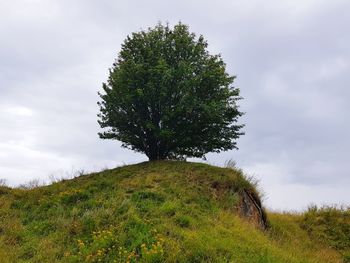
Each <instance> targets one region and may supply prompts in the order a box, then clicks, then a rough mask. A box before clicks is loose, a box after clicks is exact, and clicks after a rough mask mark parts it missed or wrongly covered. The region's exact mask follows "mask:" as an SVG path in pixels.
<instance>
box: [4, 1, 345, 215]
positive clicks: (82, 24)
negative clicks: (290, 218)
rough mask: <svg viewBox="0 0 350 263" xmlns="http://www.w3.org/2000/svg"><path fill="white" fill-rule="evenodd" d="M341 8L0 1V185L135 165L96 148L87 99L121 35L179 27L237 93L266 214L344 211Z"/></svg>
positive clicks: (246, 154) (131, 157) (111, 148)
mask: <svg viewBox="0 0 350 263" xmlns="http://www.w3.org/2000/svg"><path fill="white" fill-rule="evenodd" d="M349 14H350V2H349V1H348V0H344V1H341V0H339V1H337V0H332V1H330V0H327V1H322V0H300V1H297V0H290V1H283V0H276V1H272V0H271V1H266V0H265V1H258V0H256V1H250V0H248V1H247V0H241V1H230V0H226V1H220V0H216V1H203V0H201V1H189V0H186V1H182V0H181V1H165V0H162V1H161V0H159V1H154V0H148V1H144V0H143V1H115V0H98V1H97V0H96V1H88V0H0V125H1V126H0V178H3V179H6V180H7V182H8V184H10V185H18V184H20V183H24V182H27V181H29V180H31V179H34V178H40V179H47V178H48V176H49V175H51V174H53V175H55V176H56V177H57V176H58V177H59V176H62V175H65V174H67V173H68V174H69V173H71V172H72V171H74V170H79V169H84V170H86V171H92V170H99V169H102V168H105V167H110V168H112V167H115V166H117V165H121V164H124V163H125V164H131V163H136V162H140V161H145V160H146V158H145V156H143V155H141V154H136V153H134V152H132V151H129V150H125V149H122V148H121V147H120V143H118V142H117V141H106V140H101V139H99V138H98V136H97V132H98V131H99V126H98V124H97V117H96V114H97V113H98V107H97V105H96V102H97V101H98V100H99V97H98V95H97V91H99V90H101V83H102V82H104V81H105V80H106V78H107V75H108V68H109V67H110V66H111V65H112V63H113V62H114V59H115V58H116V56H117V54H118V52H119V51H120V46H121V43H122V41H123V40H124V39H125V38H126V36H127V35H128V34H130V33H131V32H134V31H138V30H140V29H146V28H147V27H150V26H154V25H155V24H156V23H157V22H158V21H163V22H166V21H168V22H169V23H170V24H171V25H174V24H175V23H177V22H178V21H180V20H181V21H182V22H183V23H185V24H188V25H189V26H190V30H191V31H193V32H195V33H197V34H202V35H203V36H204V37H205V38H206V39H207V40H208V43H209V49H210V51H211V53H213V54H215V53H221V54H222V57H223V60H224V61H225V62H226V64H227V67H228V71H229V73H230V74H233V75H237V79H236V82H235V86H237V87H239V88H240V89H241V95H242V96H243V97H244V100H243V101H240V105H241V110H242V111H244V112H246V115H245V116H244V117H243V118H242V119H241V122H242V123H245V124H246V127H245V128H244V130H245V132H246V135H245V136H243V137H241V138H240V139H239V141H238V147H239V148H240V149H239V150H238V151H228V152H224V153H220V154H208V155H207V157H208V163H210V164H215V165H223V164H224V162H225V161H226V160H229V159H234V160H236V161H237V165H238V166H239V167H241V168H243V170H244V171H245V172H246V173H247V174H249V175H253V176H255V178H257V179H259V180H260V186H261V188H262V189H263V192H264V193H265V204H266V206H267V207H269V208H272V209H278V210H282V209H283V210H286V209H288V210H289V209H294V210H300V209H304V208H306V207H307V206H308V205H309V204H310V203H315V204H324V203H327V204H333V203H342V204H346V205H349V204H350V193H349V192H348V191H349V190H348V189H349V188H350V187H349V186H350V177H349V163H350V150H349V149H350V118H349V114H350V104H349V103H348V100H349V99H350V88H349V83H350V30H349V25H350V15H349Z"/></svg>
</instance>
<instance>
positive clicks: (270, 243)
mask: <svg viewBox="0 0 350 263" xmlns="http://www.w3.org/2000/svg"><path fill="white" fill-rule="evenodd" d="M243 189H245V190H249V191H251V192H254V193H255V194H256V195H257V196H258V193H257V191H256V190H255V185H254V184H252V183H251V182H250V180H247V179H246V178H245V176H244V175H243V174H242V172H241V171H240V170H237V169H229V168H218V167H213V166H209V165H206V164H197V163H187V162H172V161H162V162H147V163H141V164H137V165H130V166H124V167H120V168H116V169H112V170H106V171H103V172H100V173H93V174H89V175H82V176H80V177H77V178H75V179H72V180H66V181H61V182H57V183H53V184H51V185H48V186H42V187H36V188H33V189H29V188H28V189H26V188H23V189H10V188H7V187H5V186H0V259H1V260H0V261H1V262H4V263H7V262H235V263H236V262H237V263H239V262H249V263H250V262H253V263H254V262H259V263H260V262H261V263H263V262H291V263H292V262H305V263H306V262H315V263H316V262H317V263H318V262H327V263H328V262H350V261H349V250H350V245H349V243H350V241H349V237H350V234H349V225H350V222H349V213H350V212H349V209H345V208H344V209H336V208H315V207H313V208H310V209H309V211H307V212H305V213H303V214H287V213H285V214H278V213H268V218H269V224H270V227H269V229H268V230H266V231H262V230H260V229H258V228H257V227H255V226H254V225H253V224H251V223H249V222H248V221H246V220H245V219H244V218H241V217H240V216H239V215H238V213H237V206H238V205H239V199H240V195H239V194H240V192H241V191H242V190H243Z"/></svg>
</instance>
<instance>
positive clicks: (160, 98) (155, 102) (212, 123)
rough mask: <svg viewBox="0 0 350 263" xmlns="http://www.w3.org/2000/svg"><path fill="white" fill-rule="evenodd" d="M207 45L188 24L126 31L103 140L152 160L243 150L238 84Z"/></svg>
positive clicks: (106, 102)
mask: <svg viewBox="0 0 350 263" xmlns="http://www.w3.org/2000/svg"><path fill="white" fill-rule="evenodd" d="M207 46H208V44H207V42H206V41H205V40H204V38H203V36H202V35H200V36H199V37H197V36H196V35H195V34H194V33H190V32H189V29H188V26H187V25H184V24H182V23H179V24H177V25H175V26H174V28H170V27H169V25H168V24H167V25H162V24H158V25H157V26H155V27H154V28H148V30H146V31H140V32H137V33H132V35H131V36H128V37H127V38H126V40H125V41H124V43H123V44H122V48H121V51H120V53H119V56H118V58H117V59H116V61H115V63H114V64H113V66H112V68H111V69H110V74H109V78H108V81H107V83H103V91H104V92H102V93H100V92H99V95H100V97H101V99H102V100H101V101H100V102H98V105H99V106H100V114H98V116H99V120H98V122H99V124H100V126H101V128H104V131H103V132H101V133H99V136H100V138H102V139H117V140H119V141H121V142H122V145H123V147H126V148H129V149H132V150H135V151H138V152H142V153H144V154H146V155H147V156H148V158H149V159H150V160H159V159H172V158H177V159H178V158H186V157H204V156H205V154H206V153H208V152H220V151H222V150H228V149H234V148H237V147H236V141H235V140H236V139H237V138H238V137H239V136H240V135H242V134H243V133H242V132H241V131H240V130H241V128H242V127H243V125H238V124H237V119H238V117H239V116H241V115H242V112H240V111H239V110H238V106H237V103H236V102H237V100H239V99H240V96H239V89H237V88H234V87H232V86H231V85H232V83H233V81H234V78H235V77H234V76H230V75H229V74H228V73H227V72H226V69H225V68H226V65H225V63H224V62H223V60H222V58H221V57H220V55H211V54H209V52H208V50H207Z"/></svg>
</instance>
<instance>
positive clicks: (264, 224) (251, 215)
mask: <svg viewBox="0 0 350 263" xmlns="http://www.w3.org/2000/svg"><path fill="white" fill-rule="evenodd" d="M238 210H239V213H240V215H241V216H242V217H244V218H246V219H248V221H250V222H252V223H254V224H255V225H256V226H258V227H259V228H260V229H262V230H266V229H267V228H268V221H267V218H266V213H265V211H264V209H263V207H262V205H261V201H260V198H259V197H258V196H257V194H256V193H254V192H252V191H249V190H245V189H243V190H242V191H241V192H240V201H239V205H238Z"/></svg>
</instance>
